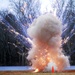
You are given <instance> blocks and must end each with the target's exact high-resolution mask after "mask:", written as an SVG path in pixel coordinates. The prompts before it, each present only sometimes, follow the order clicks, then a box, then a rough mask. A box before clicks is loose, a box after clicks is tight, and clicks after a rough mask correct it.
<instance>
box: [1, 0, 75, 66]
mask: <svg viewBox="0 0 75 75" xmlns="http://www.w3.org/2000/svg"><path fill="white" fill-rule="evenodd" d="M9 1H10V5H11V9H12V10H13V12H14V13H13V12H9V11H8V10H0V66H13V65H14V66H16V65H20V66H23V65H29V64H30V63H29V61H28V60H27V59H26V57H27V55H28V51H29V50H30V48H31V43H30V42H28V39H27V38H30V37H29V35H28V34H27V28H28V27H29V26H30V24H31V23H32V22H33V20H34V19H36V18H37V17H38V16H40V15H41V13H40V7H41V3H40V0H35V1H34V0H18V1H17V2H16V0H9ZM55 4H56V5H54V6H55V9H56V15H57V16H58V17H59V18H60V19H61V21H62V24H63V26H62V27H63V29H62V35H61V37H62V48H63V50H64V53H65V54H66V55H68V56H69V57H70V58H69V60H70V64H71V65H75V1H74V0H63V1H62V0H56V1H55ZM30 39H31V38H30Z"/></svg>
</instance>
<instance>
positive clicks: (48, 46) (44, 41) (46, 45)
mask: <svg viewBox="0 0 75 75" xmlns="http://www.w3.org/2000/svg"><path fill="white" fill-rule="evenodd" d="M27 32H28V34H29V36H30V37H31V38H33V40H32V41H33V43H34V45H33V47H32V49H31V50H30V51H29V55H28V57H27V59H28V60H31V62H32V67H34V68H35V69H39V70H40V71H43V70H44V69H45V70H47V69H48V70H49V69H50V68H51V65H48V64H49V63H51V62H53V63H55V65H56V67H57V70H58V71H61V70H63V69H64V68H65V67H67V66H69V60H68V57H67V56H65V55H64V54H63V53H62V49H61V33H62V25H61V22H60V21H59V19H58V18H57V17H55V16H53V15H52V14H45V15H41V16H39V17H38V18H37V19H35V20H34V22H33V23H32V25H31V26H30V27H29V28H28V31H27ZM49 67H50V68H49Z"/></svg>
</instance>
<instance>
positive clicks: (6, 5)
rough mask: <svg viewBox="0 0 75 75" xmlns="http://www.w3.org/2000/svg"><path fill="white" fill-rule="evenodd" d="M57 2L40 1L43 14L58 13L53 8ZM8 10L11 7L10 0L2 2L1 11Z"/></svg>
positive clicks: (0, 3) (49, 0)
mask: <svg viewBox="0 0 75 75" xmlns="http://www.w3.org/2000/svg"><path fill="white" fill-rule="evenodd" d="M55 1H56V0H40V2H41V8H40V10H41V13H42V14H43V13H45V12H53V13H54V14H55V13H56V12H55V11H54V10H53V8H52V6H51V5H52V3H53V2H55ZM6 8H7V9H8V10H9V11H11V10H12V9H11V10H10V6H9V0H0V9H6Z"/></svg>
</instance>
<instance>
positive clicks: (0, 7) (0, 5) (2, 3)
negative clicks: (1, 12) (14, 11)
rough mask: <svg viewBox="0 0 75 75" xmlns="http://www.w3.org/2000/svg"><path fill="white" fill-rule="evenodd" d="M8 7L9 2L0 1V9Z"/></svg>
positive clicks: (5, 0)
mask: <svg viewBox="0 0 75 75" xmlns="http://www.w3.org/2000/svg"><path fill="white" fill-rule="evenodd" d="M8 7H9V0H0V9H3V8H4V9H5V8H8Z"/></svg>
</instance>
